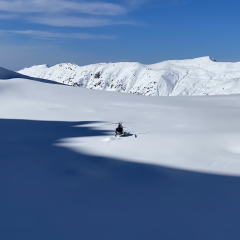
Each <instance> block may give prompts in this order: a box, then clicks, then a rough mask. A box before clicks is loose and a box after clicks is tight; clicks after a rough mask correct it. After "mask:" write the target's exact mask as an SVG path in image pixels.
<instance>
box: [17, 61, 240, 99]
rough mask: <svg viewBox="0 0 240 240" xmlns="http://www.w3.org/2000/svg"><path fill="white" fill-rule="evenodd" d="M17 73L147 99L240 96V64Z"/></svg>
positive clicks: (121, 65)
mask: <svg viewBox="0 0 240 240" xmlns="http://www.w3.org/2000/svg"><path fill="white" fill-rule="evenodd" d="M18 73H21V74H25V75H28V76H30V77H37V78H43V79H48V80H52V81H56V82H59V83H63V84H67V85H73V86H78V87H84V88H90V89H96V90H106V91H117V92H125V93H131V94H138V95H146V96H178V95H180V96H185V95H187V96H195V95H198V96H199V95H217V94H233V93H240V62H236V63H229V62H217V61H216V60H215V59H213V58H210V57H201V58H194V59H187V60H170V61H163V62H160V63H156V64H151V65H145V64H141V63H138V62H118V63H98V64H91V65H86V66H78V65H76V64H74V63H62V64H57V65H55V66H52V67H50V66H48V65H37V66H32V67H30V68H25V69H22V70H20V71H18Z"/></svg>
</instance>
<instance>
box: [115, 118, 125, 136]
mask: <svg viewBox="0 0 240 240" xmlns="http://www.w3.org/2000/svg"><path fill="white" fill-rule="evenodd" d="M117 124H118V127H117V128H116V130H115V137H124V136H126V135H127V132H124V131H123V128H124V127H123V125H122V122H119V123H117Z"/></svg>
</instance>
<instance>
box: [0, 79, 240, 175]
mask: <svg viewBox="0 0 240 240" xmlns="http://www.w3.org/2000/svg"><path fill="white" fill-rule="evenodd" d="M0 84H1V88H2V89H4V91H3V92H2V94H1V96H0V101H1V102H4V103H5V104H4V105H1V107H0V110H1V111H0V112H1V115H0V117H1V118H9V119H32V120H47V121H105V122H110V123H111V122H114V123H116V122H119V121H122V122H135V123H126V124H124V126H125V127H126V129H125V130H126V131H127V132H130V136H129V137H125V138H114V137H112V136H113V135H114V130H115V127H116V126H115V125H106V126H102V125H104V124H97V125H96V124H95V125H94V126H93V127H95V128H96V129H97V130H101V131H103V130H104V131H105V130H106V131H112V132H111V134H110V136H109V137H102V136H96V137H86V138H83V137H81V138H74V139H72V138H66V139H61V141H60V142H59V143H58V145H59V146H62V147H67V148H69V149H71V150H74V151H76V152H84V153H87V154H89V155H96V156H103V157H111V158H116V159H119V160H125V161H132V162H139V163H147V164H155V165H160V166H167V167H174V168H179V169H185V170H192V171H200V172H206V173H216V174H228V175H236V176H239V175H240V147H239V146H240V125H239V118H240V111H239V108H240V96H239V95H230V96H205V97H172V98H168V97H151V98H148V97H145V96H136V95H131V94H123V93H115V92H105V91H94V90H90V89H85V88H73V87H68V86H61V85H58V86H55V85H50V84H43V83H40V82H35V81H29V80H24V79H12V80H9V81H1V83H0Z"/></svg>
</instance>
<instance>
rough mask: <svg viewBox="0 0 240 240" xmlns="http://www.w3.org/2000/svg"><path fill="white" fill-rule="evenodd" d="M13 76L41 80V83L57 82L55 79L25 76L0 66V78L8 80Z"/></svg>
mask: <svg viewBox="0 0 240 240" xmlns="http://www.w3.org/2000/svg"><path fill="white" fill-rule="evenodd" d="M13 78H21V79H29V80H34V81H38V82H43V83H51V84H59V83H57V82H55V81H50V80H46V79H40V78H34V77H31V76H26V75H23V74H20V73H17V72H14V71H11V70H8V69H5V68H2V67H0V80H9V79H13Z"/></svg>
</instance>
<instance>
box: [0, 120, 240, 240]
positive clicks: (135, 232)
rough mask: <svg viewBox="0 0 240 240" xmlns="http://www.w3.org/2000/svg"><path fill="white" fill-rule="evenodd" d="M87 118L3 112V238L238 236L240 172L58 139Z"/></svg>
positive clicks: (207, 239)
mask: <svg viewBox="0 0 240 240" xmlns="http://www.w3.org/2000/svg"><path fill="white" fill-rule="evenodd" d="M86 123H87V122H77V123H69V122H51V121H45V122H44V121H28V120H8V119H5V120H4V119H0V239H2V240H43V239H44V240H53V239H57V240H79V239H81V240H95V239H97V240H98V239H103V240H133V239H137V240H145V239H146V240H149V239H151V240H155V239H156V240H160V239H163V240H175V239H177V240H178V239H183V240H188V239H189V240H203V239H204V240H213V239H217V240H225V239H226V240H227V239H231V240H235V239H236V240H239V239H240V227H239V226H240V178H235V177H224V176H215V175H208V174H200V173H194V172H188V171H181V170H175V169H170V168H164V167H157V166H151V165H147V164H136V163H128V162H122V161H117V160H114V159H110V158H102V157H93V156H87V155H84V154H79V153H75V152H72V151H70V150H68V149H65V148H61V147H57V146H54V143H56V142H57V140H58V139H61V138H67V137H81V136H100V135H105V134H107V133H105V132H102V131H97V130H94V129H91V128H89V127H84V124H86ZM80 124H81V125H82V127H79V128H75V127H74V128H73V127H72V126H73V125H80Z"/></svg>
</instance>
